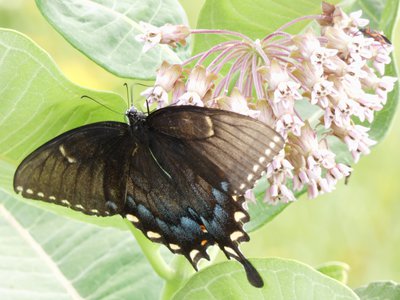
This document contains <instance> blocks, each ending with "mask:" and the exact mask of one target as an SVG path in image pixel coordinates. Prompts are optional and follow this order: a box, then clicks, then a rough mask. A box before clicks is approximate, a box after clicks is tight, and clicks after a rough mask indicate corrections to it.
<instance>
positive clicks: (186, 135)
mask: <svg viewBox="0 0 400 300" xmlns="http://www.w3.org/2000/svg"><path fill="white" fill-rule="evenodd" d="M148 124H149V126H150V127H151V128H154V130H156V131H157V132H160V133H163V134H165V135H168V136H171V137H176V138H177V139H179V140H182V141H185V145H186V149H185V151H184V153H183V155H184V157H182V158H183V159H184V160H187V161H190V162H191V164H192V167H193V168H194V169H195V170H196V172H199V173H201V175H202V176H203V177H206V178H209V181H210V183H211V184H212V186H214V187H217V186H220V187H221V184H222V185H228V187H227V189H228V190H229V192H230V193H234V194H238V195H242V194H243V192H244V191H245V190H247V189H249V188H252V187H253V186H254V184H255V182H256V181H257V180H258V179H259V178H260V176H261V173H262V172H263V171H264V170H265V169H266V166H267V165H268V164H269V162H271V160H272V159H273V158H274V157H275V155H276V154H278V153H279V151H280V150H281V149H282V148H283V145H284V140H283V139H282V137H281V136H280V135H279V134H278V133H277V132H276V131H274V130H273V129H272V128H270V127H268V126H267V125H265V124H264V123H262V122H259V121H257V120H254V119H252V118H250V117H247V116H244V115H240V114H236V113H233V112H229V111H224V110H217V109H210V108H204V107H196V106H179V107H167V108H164V109H161V110H158V111H156V112H154V113H152V114H151V115H150V116H149V117H148ZM224 177H229V178H227V181H224V180H223V178H224Z"/></svg>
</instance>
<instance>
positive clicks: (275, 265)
mask: <svg viewBox="0 0 400 300" xmlns="http://www.w3.org/2000/svg"><path fill="white" fill-rule="evenodd" d="M251 262H252V264H254V266H255V267H256V269H257V270H258V271H259V272H260V274H261V276H262V277H263V279H264V287H263V288H261V289H258V288H254V287H253V286H251V285H250V284H249V283H248V281H247V279H246V275H245V272H244V270H243V268H242V266H241V265H240V264H238V263H237V262H225V263H220V264H216V265H214V266H211V267H208V268H206V269H204V270H202V271H200V272H199V273H197V274H195V275H194V276H193V277H192V278H191V279H189V281H188V282H187V283H186V285H185V286H184V287H183V288H182V289H181V290H179V291H178V292H177V294H176V295H175V296H174V297H173V300H180V299H191V300H196V299H208V300H212V299H218V300H223V299H229V300H236V299H237V300H240V299H274V300H287V299H290V300H303V299H304V300H312V299H315V300H320V299H329V300H339V299H341V300H345V299H347V300H357V299H358V297H357V296H356V294H355V293H354V292H353V291H352V290H351V289H349V288H348V287H346V286H345V285H342V284H341V283H339V282H338V281H336V280H334V279H332V278H329V277H327V276H325V275H323V274H321V273H320V272H318V271H316V270H314V269H312V268H311V267H309V266H307V265H305V264H302V263H299V262H296V261H292V260H284V259H278V258H269V259H253V260H251Z"/></svg>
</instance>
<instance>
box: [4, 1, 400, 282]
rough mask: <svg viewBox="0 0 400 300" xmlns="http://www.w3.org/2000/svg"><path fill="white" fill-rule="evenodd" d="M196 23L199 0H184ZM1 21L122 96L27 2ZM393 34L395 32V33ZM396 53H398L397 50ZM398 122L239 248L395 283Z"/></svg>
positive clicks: (11, 6) (64, 66)
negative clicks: (341, 178)
mask: <svg viewBox="0 0 400 300" xmlns="http://www.w3.org/2000/svg"><path fill="white" fill-rule="evenodd" d="M180 2H181V4H182V5H183V6H184V8H185V10H186V12H187V14H188V16H189V20H190V25H191V26H193V27H194V26H195V24H196V18H197V14H198V13H199V10H200V8H201V6H202V4H203V3H204V0H196V1H193V0H181V1H180ZM0 27H7V28H12V29H15V30H18V31H21V32H23V33H25V34H26V35H28V36H29V37H31V38H32V39H33V40H34V41H35V42H36V43H38V44H39V45H40V46H41V47H42V48H44V49H45V50H46V51H47V52H48V53H49V54H50V55H51V56H52V57H53V59H54V60H55V61H56V64H57V65H58V66H59V68H60V69H61V70H62V71H63V72H64V74H65V75H66V76H67V77H68V78H69V79H71V80H72V81H74V82H76V83H78V84H81V85H83V86H86V87H89V88H96V89H101V90H112V91H115V92H118V93H121V94H122V95H125V90H124V88H123V86H122V85H123V83H124V82H125V80H124V79H121V78H117V77H115V76H114V75H112V74H110V73H108V72H106V71H105V70H103V69H102V68H100V67H98V66H97V65H96V64H94V63H93V62H92V61H91V60H89V59H88V58H86V57H85V56H83V55H82V54H81V53H80V52H78V51H77V50H75V49H74V48H73V47H72V46H71V45H70V44H68V43H67V42H66V41H65V40H64V39H63V38H62V37H61V36H60V35H59V34H58V33H57V32H55V30H54V29H53V28H52V27H51V26H50V25H49V24H48V23H47V22H46V21H45V20H44V18H43V17H42V16H41V15H40V13H39V11H38V10H37V8H36V6H35V3H34V1H32V0H13V1H7V0H0ZM395 38H398V37H395ZM398 57H399V55H398ZM399 149H400V120H399V118H398V117H396V118H395V120H394V123H393V125H392V128H391V130H390V131H389V134H388V135H387V137H386V138H385V140H384V141H383V142H382V143H380V144H379V145H378V146H376V147H375V148H374V149H373V151H372V153H371V154H370V155H369V156H367V157H364V158H362V159H361V161H360V162H359V163H358V164H357V165H356V166H354V172H353V174H352V176H351V178H350V181H349V184H348V185H347V186H346V185H344V183H343V182H340V183H339V184H338V185H337V188H336V190H335V191H334V192H332V193H330V194H328V195H324V196H322V197H319V198H317V199H315V200H308V199H306V197H303V198H302V199H300V201H298V202H296V203H294V204H293V205H291V206H290V207H289V208H288V209H286V211H284V212H283V213H282V214H281V215H279V216H278V217H277V218H276V219H275V220H274V221H273V222H271V223H270V224H268V225H267V226H265V227H263V228H262V229H261V230H259V231H257V232H255V233H253V234H252V237H251V238H252V240H251V242H250V243H247V244H246V245H243V246H242V249H243V251H244V252H245V254H246V255H248V256H249V257H267V256H279V257H285V258H292V259H296V260H299V261H302V262H304V263H307V264H309V265H312V266H317V265H319V264H321V263H324V262H327V261H342V262H345V263H347V264H349V265H350V267H351V269H350V274H349V275H350V276H349V284H350V286H352V287H358V286H360V285H364V284H366V283H368V282H370V281H376V280H389V279H392V280H395V281H398V282H400V250H399V249H400V182H399V179H400V156H398V155H399V154H400V150H399Z"/></svg>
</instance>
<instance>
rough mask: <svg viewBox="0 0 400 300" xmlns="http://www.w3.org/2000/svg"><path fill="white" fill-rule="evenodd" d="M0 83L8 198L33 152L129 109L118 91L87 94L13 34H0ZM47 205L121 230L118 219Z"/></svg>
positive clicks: (0, 159)
mask: <svg viewBox="0 0 400 300" xmlns="http://www.w3.org/2000/svg"><path fill="white" fill-rule="evenodd" d="M0 82H1V83H2V84H1V87H0V166H1V170H2V171H1V174H0V183H1V187H2V188H3V189H4V190H6V191H8V192H9V193H10V194H14V191H13V187H12V179H13V174H14V171H15V169H16V167H17V166H18V164H19V163H20V162H21V161H22V159H23V158H24V157H26V156H27V155H28V154H29V153H30V152H32V151H33V150H34V149H36V148H38V147H39V146H40V145H42V144H43V143H45V142H46V141H48V140H50V139H51V138H53V137H55V136H57V135H59V134H61V133H63V132H65V131H67V130H69V129H72V128H75V127H78V126H82V125H84V124H87V123H93V122H96V121H104V120H116V121H122V120H123V117H124V114H123V112H124V111H125V109H126V104H125V102H124V100H123V99H122V98H121V97H120V96H118V95H116V94H114V93H109V92H100V91H94V90H88V89H84V88H82V87H80V86H77V85H75V84H73V83H72V82H70V81H69V80H68V79H66V78H65V77H64V75H63V74H62V73H61V72H60V71H59V69H58V68H57V67H56V66H55V64H54V62H53V60H52V59H51V58H50V57H49V55H48V54H47V53H46V52H44V51H43V50H42V49H40V48H39V47H38V46H37V45H36V44H35V43H34V42H33V41H31V40H30V39H29V38H27V37H26V36H24V35H22V34H21V33H18V32H15V31H12V30H6V29H3V30H0ZM82 95H88V96H91V97H92V98H94V99H97V100H98V101H100V102H101V103H103V104H105V105H108V106H110V107H111V108H113V109H115V110H116V111H120V112H121V115H118V114H115V113H112V112H110V111H109V110H108V109H106V108H104V107H102V106H100V105H99V104H97V103H95V102H93V101H90V100H87V99H81V96H82ZM27 201H29V202H34V203H37V204H38V205H40V203H41V202H39V201H32V200H27ZM45 205H46V207H47V208H50V209H55V210H57V211H58V212H60V213H61V214H64V215H69V216H75V217H76V218H80V219H85V220H86V221H89V222H94V223H99V224H107V225H111V224H114V225H115V226H117V227H118V226H121V225H118V224H120V222H115V219H114V218H105V219H102V218H90V217H87V216H85V215H83V214H81V213H76V212H74V211H72V210H71V209H66V208H63V207H61V206H57V205H49V204H45ZM99 220H100V222H98V221H99Z"/></svg>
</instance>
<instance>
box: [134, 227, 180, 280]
mask: <svg viewBox="0 0 400 300" xmlns="http://www.w3.org/2000/svg"><path fill="white" fill-rule="evenodd" d="M126 223H127V224H128V227H129V230H130V231H131V232H132V234H133V235H134V236H135V239H136V241H137V243H138V244H139V246H140V248H141V249H142V252H143V254H144V255H145V256H146V258H147V260H148V261H149V263H150V265H151V266H152V268H153V270H154V271H155V272H156V273H157V274H158V276H160V277H161V278H163V279H164V280H167V281H168V280H172V279H174V278H175V277H176V273H177V271H175V270H174V269H172V268H171V267H170V266H168V264H167V263H166V262H165V261H164V259H163V258H162V257H161V255H160V252H159V248H160V246H159V245H157V244H155V243H153V242H151V241H149V240H148V239H147V238H146V237H145V236H144V235H143V233H142V232H141V231H140V230H138V229H136V228H135V227H134V226H133V224H132V223H131V222H129V221H128V220H126Z"/></svg>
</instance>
